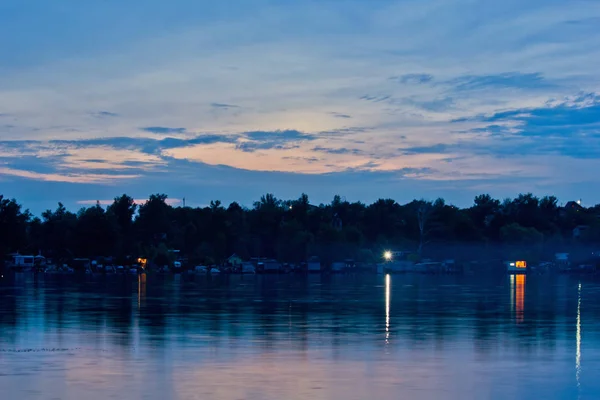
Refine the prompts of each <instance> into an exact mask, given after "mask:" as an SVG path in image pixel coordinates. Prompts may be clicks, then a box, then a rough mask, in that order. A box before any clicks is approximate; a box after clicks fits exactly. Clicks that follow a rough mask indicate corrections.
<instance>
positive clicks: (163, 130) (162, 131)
mask: <svg viewBox="0 0 600 400" xmlns="http://www.w3.org/2000/svg"><path fill="white" fill-rule="evenodd" d="M140 129H141V130H143V131H144V132H149V133H156V134H158V135H168V134H181V133H185V132H186V129H185V128H168V127H164V126H149V127H146V128H140Z"/></svg>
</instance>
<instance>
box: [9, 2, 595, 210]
mask: <svg viewBox="0 0 600 400" xmlns="http://www.w3.org/2000/svg"><path fill="white" fill-rule="evenodd" d="M598 26H600V2H598V1H591V0H582V1H570V2H565V1H555V0H529V1H527V2H521V1H514V0H509V1H504V2H498V1H489V0H483V1H473V0H443V1H437V0H420V1H395V0H348V1H346V0H344V1H342V0H335V1H334V0H330V1H327V0H325V1H323V0H321V1H316V0H315V1H309V0H295V1H291V0H278V1H273V0H229V1H227V0H222V1H218V2H215V1H196V0H194V1H192V0H174V1H171V2H166V1H158V0H145V1H134V0H130V1H122V0H120V1H117V0H105V1H102V2H82V1H79V0H61V1H45V0H44V1H43V0H4V1H3V2H1V3H0V193H3V194H5V195H7V196H10V197H16V198H17V199H18V200H19V201H20V202H22V203H23V204H24V205H25V206H26V207H28V208H30V209H31V210H32V211H34V212H36V213H38V212H40V211H41V210H43V209H45V208H50V207H51V208H53V207H54V206H55V204H56V202H58V201H63V202H64V203H65V204H66V205H68V206H69V207H71V208H74V209H75V208H77V207H79V206H81V205H82V204H86V203H89V202H92V201H95V200H110V199H112V198H113V197H114V196H116V195H118V194H121V193H123V192H127V193H129V194H131V195H132V196H134V197H135V198H140V199H143V198H146V197H147V196H148V195H149V194H151V193H156V192H161V193H167V194H169V196H170V197H172V198H173V199H174V201H176V200H177V199H181V198H183V197H185V198H186V199H187V203H188V204H190V205H203V204H207V203H209V202H210V200H212V199H221V200H223V201H224V202H225V203H227V202H230V201H234V200H237V201H239V202H241V203H243V204H246V205H250V204H251V203H252V201H253V200H255V199H257V198H258V197H259V196H260V195H261V194H264V193H266V192H273V193H274V194H275V195H276V196H279V197H284V198H293V197H297V196H299V195H300V193H302V192H306V193H308V195H309V198H311V200H312V201H313V202H315V203H319V202H328V201H330V200H331V198H332V197H333V195H335V194H341V195H343V196H346V198H347V199H348V200H362V201H366V202H370V201H373V200H376V199H377V198H379V197H393V198H395V199H396V200H398V201H400V202H406V201H410V200H411V199H413V198H436V197H438V196H442V197H445V198H446V199H448V200H449V201H450V202H453V203H455V204H458V205H461V206H467V205H469V204H470V203H471V201H472V198H473V196H474V195H476V194H478V193H482V192H487V193H490V194H492V195H494V196H497V197H501V198H502V197H508V196H514V195H516V194H518V193H520V192H529V191H532V192H534V193H537V194H539V195H543V194H555V195H557V196H559V198H560V199H561V200H562V201H567V200H570V199H573V198H583V200H584V203H588V204H591V203H597V202H600V188H599V186H598V184H597V182H598V181H597V178H596V176H597V172H596V171H598V170H599V169H600V168H599V167H600V162H599V161H598V158H599V156H600V75H599V74H598V73H597V69H598V65H599V62H600V30H599V29H598V28H597V27H598Z"/></svg>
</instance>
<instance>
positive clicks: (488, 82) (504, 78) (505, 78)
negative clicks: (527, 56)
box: [447, 72, 554, 91]
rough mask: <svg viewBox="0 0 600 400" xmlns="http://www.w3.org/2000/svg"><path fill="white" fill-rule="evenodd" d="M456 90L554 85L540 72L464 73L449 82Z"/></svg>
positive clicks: (522, 88) (528, 87)
mask: <svg viewBox="0 0 600 400" xmlns="http://www.w3.org/2000/svg"><path fill="white" fill-rule="evenodd" d="M447 84H448V85H450V86H452V87H453V90H455V91H472V90H479V89H519V90H531V89H542V88H543V89H547V88H551V87H553V86H554V84H552V83H550V82H549V81H548V80H546V79H545V78H544V77H543V75H542V74H541V73H540V72H536V73H519V72H506V73H502V74H495V75H464V76H460V77H458V78H454V79H452V80H450V81H448V82H447Z"/></svg>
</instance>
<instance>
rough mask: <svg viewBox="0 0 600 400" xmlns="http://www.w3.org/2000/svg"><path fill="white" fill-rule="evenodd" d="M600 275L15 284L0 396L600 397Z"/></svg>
mask: <svg viewBox="0 0 600 400" xmlns="http://www.w3.org/2000/svg"><path fill="white" fill-rule="evenodd" d="M599 373H600V278H593V277H582V278H578V277H569V276H528V277H526V278H525V277H523V278H514V277H513V278H512V279H511V278H510V277H508V276H504V275H498V276H489V277H485V278H484V279H482V278H476V277H472V276H463V277H459V276H409V275H403V276H402V275H395V276H390V277H387V278H386V277H385V276H371V275H357V276H309V277H300V276H215V277H205V276H203V277H199V276H198V277H191V276H158V275H149V276H147V277H145V278H138V277H137V276H112V277H101V276H98V277H93V276H84V277H77V276H66V277H59V276H39V277H37V278H36V277H34V276H32V275H23V274H21V275H16V276H5V277H4V278H2V279H0V399H10V400H12V399H73V400H80V399H84V400H95V399H103V400H104V399H151V400H154V399H156V400H164V399H203V400H211V399H261V400H266V399H273V400H275V399H276V400H294V399H335V400H338V399H344V400H352V399H361V400H364V399H400V398H402V399H461V400H462V399H598V398H600V379H598V377H599V376H600V375H599Z"/></svg>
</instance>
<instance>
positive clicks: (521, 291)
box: [516, 274, 525, 324]
mask: <svg viewBox="0 0 600 400" xmlns="http://www.w3.org/2000/svg"><path fill="white" fill-rule="evenodd" d="M516 292H517V295H516V303H517V304H516V314H517V323H519V324H520V323H521V322H523V319H524V318H523V314H524V312H525V275H523V274H518V275H517V288H516Z"/></svg>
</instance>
